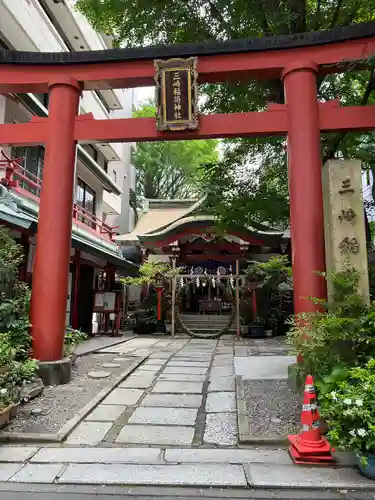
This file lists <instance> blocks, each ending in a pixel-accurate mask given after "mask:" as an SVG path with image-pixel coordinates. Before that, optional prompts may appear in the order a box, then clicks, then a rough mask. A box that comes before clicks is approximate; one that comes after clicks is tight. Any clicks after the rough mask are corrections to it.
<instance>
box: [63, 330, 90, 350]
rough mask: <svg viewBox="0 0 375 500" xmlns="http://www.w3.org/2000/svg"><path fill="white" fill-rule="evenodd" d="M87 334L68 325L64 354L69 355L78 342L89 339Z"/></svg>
mask: <svg viewBox="0 0 375 500" xmlns="http://www.w3.org/2000/svg"><path fill="white" fill-rule="evenodd" d="M87 337H88V336H87V334H86V333H85V332H81V330H75V329H74V328H71V327H70V326H68V328H67V329H66V331H65V337H64V356H69V355H70V354H71V353H72V352H73V351H74V349H75V348H76V346H77V345H78V344H81V343H82V342H84V341H85V340H87Z"/></svg>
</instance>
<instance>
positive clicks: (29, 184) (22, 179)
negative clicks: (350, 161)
mask: <svg viewBox="0 0 375 500" xmlns="http://www.w3.org/2000/svg"><path fill="white" fill-rule="evenodd" d="M1 154H2V156H3V159H1V158H0V172H1V171H3V176H2V178H0V182H1V184H3V185H4V186H6V187H8V188H13V189H16V190H17V191H19V192H21V193H23V194H24V195H25V196H30V197H32V198H36V199H37V200H39V198H40V190H41V189H42V181H41V179H39V177H37V176H36V175H34V174H33V173H31V172H29V171H28V170H26V169H25V168H24V167H23V166H22V165H21V164H20V161H23V158H17V159H12V158H10V157H9V156H8V155H6V154H5V153H4V152H3V151H2V152H1ZM73 222H76V223H78V224H82V225H84V227H86V228H87V229H88V230H91V231H94V232H95V233H99V234H101V235H103V236H104V237H105V238H108V239H110V240H113V237H114V236H115V235H116V232H115V230H116V229H117V228H118V226H110V225H108V224H106V223H105V222H103V221H102V220H101V219H99V218H98V217H96V215H94V214H92V213H91V212H89V211H88V210H86V209H85V208H83V207H81V206H79V205H77V203H74V204H73Z"/></svg>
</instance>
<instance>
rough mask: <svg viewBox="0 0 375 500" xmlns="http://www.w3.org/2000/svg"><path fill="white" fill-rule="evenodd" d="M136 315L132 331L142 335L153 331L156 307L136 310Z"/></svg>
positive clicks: (155, 321)
mask: <svg viewBox="0 0 375 500" xmlns="http://www.w3.org/2000/svg"><path fill="white" fill-rule="evenodd" d="M136 317H137V320H136V324H135V326H134V327H133V332H134V333H139V334H144V335H148V334H151V333H155V331H156V323H157V315H156V307H149V308H147V309H139V310H138V311H137V312H136Z"/></svg>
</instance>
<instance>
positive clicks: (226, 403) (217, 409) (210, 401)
mask: <svg viewBox="0 0 375 500" xmlns="http://www.w3.org/2000/svg"><path fill="white" fill-rule="evenodd" d="M229 411H236V394H235V393H234V392H212V393H209V394H208V396H207V401H206V412H207V413H225V412H229Z"/></svg>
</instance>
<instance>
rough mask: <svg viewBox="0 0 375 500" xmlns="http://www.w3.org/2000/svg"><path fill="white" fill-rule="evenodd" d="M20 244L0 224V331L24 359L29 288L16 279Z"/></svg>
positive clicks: (27, 345) (28, 342) (27, 347)
mask: <svg viewBox="0 0 375 500" xmlns="http://www.w3.org/2000/svg"><path fill="white" fill-rule="evenodd" d="M23 260H24V256H23V248H22V247H21V245H17V244H16V243H15V241H14V240H13V239H12V238H11V237H10V236H9V234H8V231H7V230H6V229H5V228H4V227H2V226H0V332H1V333H6V334H7V335H8V337H7V338H8V341H9V342H10V344H11V345H12V346H13V348H14V349H15V351H16V352H15V359H17V360H18V361H24V360H27V359H28V358H29V356H30V354H31V335H30V326H31V325H30V322H29V309H30V297H31V292H30V289H29V287H28V285H27V284H26V283H23V282H21V281H19V279H18V273H19V266H20V264H21V263H22V262H23Z"/></svg>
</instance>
